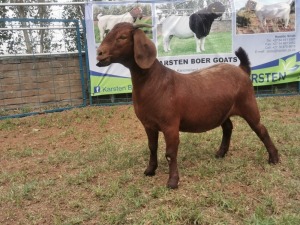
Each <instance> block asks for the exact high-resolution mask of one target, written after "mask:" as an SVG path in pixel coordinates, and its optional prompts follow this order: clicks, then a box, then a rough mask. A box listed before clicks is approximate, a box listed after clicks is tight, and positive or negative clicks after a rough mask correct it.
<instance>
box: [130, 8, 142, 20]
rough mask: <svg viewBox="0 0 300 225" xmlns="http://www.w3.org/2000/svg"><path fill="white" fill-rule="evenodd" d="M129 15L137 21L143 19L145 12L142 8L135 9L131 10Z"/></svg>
mask: <svg viewBox="0 0 300 225" xmlns="http://www.w3.org/2000/svg"><path fill="white" fill-rule="evenodd" d="M129 13H130V15H131V16H132V18H134V20H136V19H137V18H139V19H142V18H143V10H142V8H141V7H134V8H132V9H131V10H130V12H129Z"/></svg>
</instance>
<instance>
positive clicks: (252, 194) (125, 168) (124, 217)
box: [0, 96, 300, 225]
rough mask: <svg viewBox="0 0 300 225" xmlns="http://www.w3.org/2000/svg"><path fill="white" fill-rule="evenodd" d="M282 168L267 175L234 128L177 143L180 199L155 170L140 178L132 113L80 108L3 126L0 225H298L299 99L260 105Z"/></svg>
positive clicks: (237, 124)
mask: <svg viewBox="0 0 300 225" xmlns="http://www.w3.org/2000/svg"><path fill="white" fill-rule="evenodd" d="M258 102H259V106H260V108H261V114H262V121H263V123H264V124H265V125H266V127H267V128H268V129H269V132H270V135H271V137H272V138H273V140H274V142H275V144H276V145H277V147H278V149H279V152H280V155H281V163H280V164H279V165H276V166H270V165H268V163H267V153H266V151H265V149H264V147H263V145H262V143H261V142H260V141H259V140H258V138H257V137H256V136H255V134H254V132H252V131H251V130H250V128H249V127H248V126H247V125H246V123H245V122H244V121H243V120H242V119H240V118H233V123H234V132H233V140H232V143H231V147H230V150H229V153H228V155H227V157H225V158H224V159H222V160H219V159H215V158H214V152H215V151H216V149H217V148H218V146H219V144H220V140H221V129H216V130H212V131H210V132H207V133H202V134H187V133H182V134H181V145H180V152H179V169H180V175H181V181H180V184H179V189H178V190H168V189H166V188H165V184H166V181H167V177H168V174H167V173H168V167H167V163H166V161H165V158H164V141H163V137H162V136H161V137H160V149H159V152H160V155H159V162H160V165H159V168H158V170H157V175H156V176H155V177H144V176H143V171H144V169H145V168H146V165H147V161H148V155H149V153H148V149H147V140H146V135H145V133H144V130H143V128H142V126H141V124H140V122H139V121H138V120H137V119H136V117H135V115H134V112H133V108H132V106H116V107H87V108H82V109H74V110H71V111H65V112H62V113H53V114H46V115H38V116H32V117H26V118H21V119H9V120H3V121H0V139H1V142H0V212H1V213H0V224H155V225H157V224H278V225H279V224H280V225H281V224H295V225H296V224H297V225H298V224H300V166H299V165H300V162H299V156H300V149H299V143H300V134H299V130H300V112H299V108H300V97H299V96H294V97H276V98H263V99H258Z"/></svg>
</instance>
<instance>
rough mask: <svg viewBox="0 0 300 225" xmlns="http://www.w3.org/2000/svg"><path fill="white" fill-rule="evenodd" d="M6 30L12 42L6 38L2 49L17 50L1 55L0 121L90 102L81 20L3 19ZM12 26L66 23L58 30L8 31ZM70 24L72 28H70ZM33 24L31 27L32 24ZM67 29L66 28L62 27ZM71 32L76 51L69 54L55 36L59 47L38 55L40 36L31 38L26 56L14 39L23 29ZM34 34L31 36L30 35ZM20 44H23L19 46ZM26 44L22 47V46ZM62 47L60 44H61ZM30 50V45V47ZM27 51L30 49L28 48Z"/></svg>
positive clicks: (45, 28)
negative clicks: (11, 46)
mask: <svg viewBox="0 0 300 225" xmlns="http://www.w3.org/2000/svg"><path fill="white" fill-rule="evenodd" d="M1 22H2V23H6V27H5V28H4V29H2V30H0V32H7V31H8V30H9V32H11V33H10V37H11V39H6V40H5V41H6V43H3V45H2V46H8V45H9V44H10V43H14V44H15V46H14V49H10V51H11V52H9V53H6V54H5V55H0V119H4V118H10V117H22V116H27V115H33V114H40V113H47V112H56V111H62V110H66V109H70V108H73V107H82V106H86V104H87V103H86V101H87V97H86V95H87V84H86V77H87V72H86V71H87V70H86V69H85V61H84V52H83V51H82V49H83V48H85V46H82V45H84V43H82V40H81V33H82V32H80V29H84V27H83V28H80V27H79V22H80V21H78V20H65V19H17V18H13V19H11V18H10V19H8V18H6V19H0V23H1ZM9 23H16V24H20V23H39V24H42V23H47V24H49V23H51V24H63V25H60V26H59V27H57V26H56V27H53V26H52V27H46V26H45V27H39V26H37V25H35V27H17V28H13V29H9V28H8V26H9V25H11V24H9ZM66 24H69V25H66ZM70 24H71V25H70ZM29 25H32V24H29ZM61 26H64V27H61ZM66 29H68V30H71V31H73V33H74V34H75V45H76V47H75V49H74V51H72V52H68V48H67V47H66V46H64V45H65V43H64V41H65V40H64V38H63V36H61V37H59V35H62V34H60V33H58V34H56V37H54V38H56V39H57V41H58V42H57V43H54V46H63V47H59V48H57V49H56V50H53V49H51V48H49V49H48V50H47V52H39V50H38V47H40V46H39V45H40V43H41V42H40V41H44V40H42V39H39V38H41V37H39V36H38V35H36V36H34V37H33V36H31V37H30V38H29V39H28V40H30V41H31V42H30V43H27V44H30V48H31V52H30V53H26V52H25V51H26V49H24V48H25V47H24V44H23V43H16V42H14V39H13V38H14V37H16V36H18V35H19V36H20V37H22V35H23V34H22V33H14V32H22V31H23V30H28V33H27V34H29V35H33V33H32V32H33V31H35V32H36V34H37V32H38V31H39V30H54V31H57V30H66ZM29 31H30V32H31V33H30V32H29ZM18 44H20V45H18ZM22 44H23V46H22ZM59 44H60V45H59ZM27 47H28V46H27ZM27 50H28V49H27Z"/></svg>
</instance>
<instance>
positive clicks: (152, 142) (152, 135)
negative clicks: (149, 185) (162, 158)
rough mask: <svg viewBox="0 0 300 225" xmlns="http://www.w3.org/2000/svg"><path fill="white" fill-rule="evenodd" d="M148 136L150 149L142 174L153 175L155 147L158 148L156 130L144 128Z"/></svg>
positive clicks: (155, 167) (155, 165) (155, 158)
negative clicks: (147, 163)
mask: <svg viewBox="0 0 300 225" xmlns="http://www.w3.org/2000/svg"><path fill="white" fill-rule="evenodd" d="M145 130H146V133H147V137H148V146H149V149H150V160H149V165H148V167H147V169H146V170H145V172H144V174H145V175H146V176H154V175H155V170H156V169H157V166H158V163H157V148H158V131H157V130H151V129H147V128H146V129H145Z"/></svg>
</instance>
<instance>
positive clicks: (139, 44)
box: [133, 29, 156, 69]
mask: <svg viewBox="0 0 300 225" xmlns="http://www.w3.org/2000/svg"><path fill="white" fill-rule="evenodd" d="M133 40H134V59H135V62H136V63H137V64H138V65H139V67H141V68H142V69H148V68H150V67H151V66H152V64H153V63H154V61H155V59H156V47H155V45H154V43H153V42H152V41H151V40H150V39H149V38H147V36H146V35H145V33H144V31H142V30H140V29H136V30H134V33H133Z"/></svg>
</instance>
